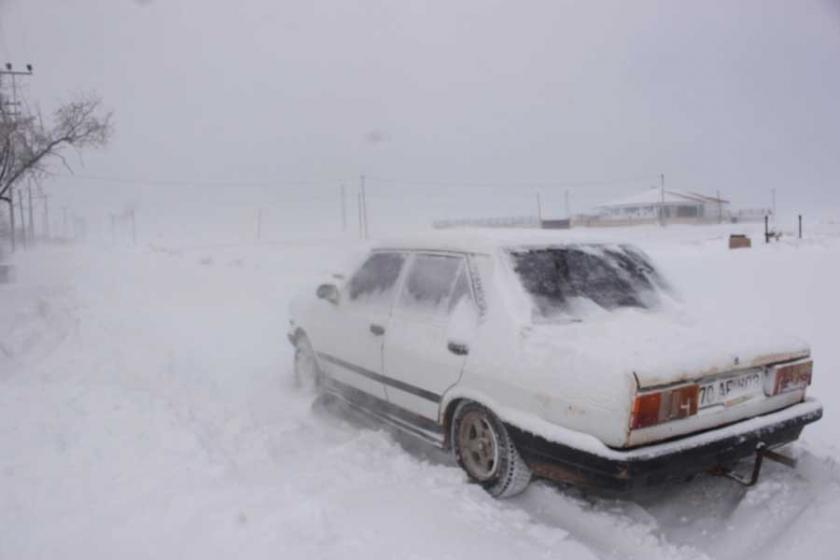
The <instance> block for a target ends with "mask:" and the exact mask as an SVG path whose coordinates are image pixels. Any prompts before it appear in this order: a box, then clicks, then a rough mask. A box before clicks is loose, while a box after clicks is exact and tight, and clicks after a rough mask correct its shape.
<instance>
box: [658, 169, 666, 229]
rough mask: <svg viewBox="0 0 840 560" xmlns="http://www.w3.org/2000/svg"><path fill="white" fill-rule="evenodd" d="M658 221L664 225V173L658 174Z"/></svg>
mask: <svg viewBox="0 0 840 560" xmlns="http://www.w3.org/2000/svg"><path fill="white" fill-rule="evenodd" d="M659 199H660V202H659V221H660V225H662V226H664V225H665V174H664V173H660V174H659Z"/></svg>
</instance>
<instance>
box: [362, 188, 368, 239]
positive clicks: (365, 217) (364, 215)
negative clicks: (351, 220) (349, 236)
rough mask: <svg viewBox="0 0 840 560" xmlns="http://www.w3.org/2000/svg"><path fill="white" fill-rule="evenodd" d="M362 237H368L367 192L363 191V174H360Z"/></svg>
mask: <svg viewBox="0 0 840 560" xmlns="http://www.w3.org/2000/svg"><path fill="white" fill-rule="evenodd" d="M361 187H362V218H363V219H362V224H363V227H362V232H363V233H362V238H363V239H367V238H368V213H367V192H366V191H365V176H364V175H362V185H361Z"/></svg>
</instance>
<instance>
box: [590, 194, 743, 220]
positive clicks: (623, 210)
mask: <svg viewBox="0 0 840 560" xmlns="http://www.w3.org/2000/svg"><path fill="white" fill-rule="evenodd" d="M730 219H731V213H730V210H729V201H728V200H724V199H722V198H717V197H712V196H704V195H701V194H697V193H692V192H679V191H671V190H664V191H663V190H662V189H659V188H651V189H648V190H646V191H643V192H640V193H638V194H635V195H632V196H628V197H626V198H622V199H618V200H614V201H611V202H608V203H605V204H601V205H599V206H597V207H596V214H595V216H593V217H592V220H590V223H589V224H588V225H629V224H645V223H658V222H660V221H665V222H667V223H683V224H701V223H717V222H723V221H729V220H730ZM581 225H584V224H581Z"/></svg>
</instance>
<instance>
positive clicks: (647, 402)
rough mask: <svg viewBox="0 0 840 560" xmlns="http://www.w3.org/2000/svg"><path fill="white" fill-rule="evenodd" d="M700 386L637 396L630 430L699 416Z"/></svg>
mask: <svg viewBox="0 0 840 560" xmlns="http://www.w3.org/2000/svg"><path fill="white" fill-rule="evenodd" d="M699 391H700V387H699V386H698V385H685V386H683V387H678V388H676V389H667V390H665V391H658V392H656V393H645V394H641V395H637V396H636V400H635V401H633V412H632V416H631V417H630V429H632V430H637V429H639V428H645V427H647V426H652V425H654V424H661V423H662V422H669V421H671V420H677V419H679V418H685V417H686V416H691V415H692V414H697V396H698V393H699Z"/></svg>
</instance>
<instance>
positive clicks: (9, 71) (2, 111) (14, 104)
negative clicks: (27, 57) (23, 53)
mask: <svg viewBox="0 0 840 560" xmlns="http://www.w3.org/2000/svg"><path fill="white" fill-rule="evenodd" d="M31 75H32V65H31V64H27V65H26V70H15V69H14V66H12V63H11V62H7V63H6V65H5V67H4V68H2V69H0V85H2V80H3V76H10V77H11V78H12V100H11V101H6V102H2V103H0V116H2V117H3V118H8V117H12V118H17V117H19V116H20V101H18V97H17V77H18V76H31ZM6 106H8V107H10V109H9V111H8V113H7V111H6Z"/></svg>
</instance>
